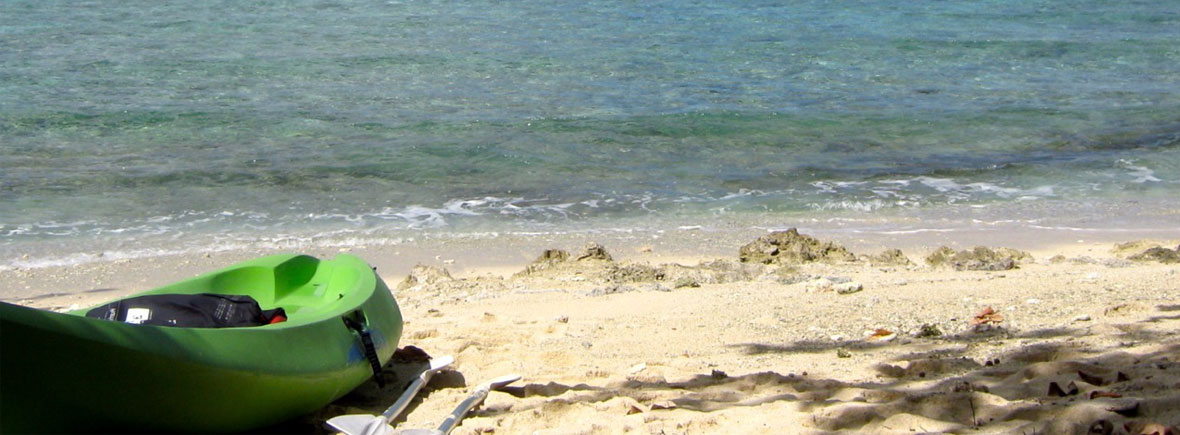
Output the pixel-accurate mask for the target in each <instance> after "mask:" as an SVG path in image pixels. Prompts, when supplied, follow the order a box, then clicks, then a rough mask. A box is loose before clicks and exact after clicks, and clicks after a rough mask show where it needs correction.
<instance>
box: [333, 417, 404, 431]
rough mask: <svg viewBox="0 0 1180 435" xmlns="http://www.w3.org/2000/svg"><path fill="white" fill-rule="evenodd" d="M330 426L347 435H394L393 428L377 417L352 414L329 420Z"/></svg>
mask: <svg viewBox="0 0 1180 435" xmlns="http://www.w3.org/2000/svg"><path fill="white" fill-rule="evenodd" d="M328 426H332V428H333V429H336V430H338V431H340V432H341V433H343V434H345V435H393V427H392V426H390V425H389V424H388V423H386V422H385V419H383V418H381V417H378V416H376V415H367V414H352V415H341V416H337V417H332V418H330V419H328Z"/></svg>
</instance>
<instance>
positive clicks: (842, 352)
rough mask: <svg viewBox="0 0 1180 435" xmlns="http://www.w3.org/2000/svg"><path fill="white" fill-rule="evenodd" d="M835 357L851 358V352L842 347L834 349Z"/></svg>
mask: <svg viewBox="0 0 1180 435" xmlns="http://www.w3.org/2000/svg"><path fill="white" fill-rule="evenodd" d="M836 358H852V353H851V352H849V351H848V350H846V349H844V348H839V349H836Z"/></svg>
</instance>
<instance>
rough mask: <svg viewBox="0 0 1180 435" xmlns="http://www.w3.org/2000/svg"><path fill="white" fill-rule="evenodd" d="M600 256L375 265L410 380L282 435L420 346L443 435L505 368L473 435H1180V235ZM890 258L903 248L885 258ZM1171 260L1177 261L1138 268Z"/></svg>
mask: <svg viewBox="0 0 1180 435" xmlns="http://www.w3.org/2000/svg"><path fill="white" fill-rule="evenodd" d="M594 238H595V236H593V235H585V236H579V237H569V236H567V237H565V238H563V239H544V238H533V239H529V240H528V241H519V240H518V241H516V242H515V243H513V242H512V241H506V240H497V239H487V240H471V241H468V242H465V243H451V244H449V245H443V246H431V245H430V244H429V243H423V244H421V245H420V246H418V247H417V248H415V247H413V246H403V247H399V248H398V249H391V248H389V247H380V248H371V249H367V250H366V249H364V248H362V249H360V250H359V251H360V252H357V253H358V254H359V255H361V256H362V257H364V258H367V259H370V261H371V262H372V263H373V264H375V265H377V266H378V270H379V272H382V274H383V277H384V279H385V280H386V281H387V282H388V283H389V285H390V287H391V288H392V289H394V290H393V291H394V294H395V296H396V298H397V300H398V302H399V304H400V305H401V309H402V312H403V315H404V318H405V322H406V324H405V333H404V335H403V336H402V338H401V344H400V346H401V347H402V348H403V350H405V351H406V352H405V354H406V355H403V356H401V357H399V358H396V359H395V361H393V362H391V363H390V364H389V365H387V369H388V370H387V373H386V376H387V378H388V379H390V380H393V381H394V382H391V383H390V384H391V385H388V386H386V387H385V388H384V389H381V388H378V387H377V386H376V384H375V383H372V382H370V383H367V384H365V385H363V386H361V387H360V388H358V389H357V390H356V391H354V392H353V393H351V394H349V395H348V396H346V397H344V398H342V399H340V400H339V401H337V402H336V403H334V404H332V405H330V406H329V407H327V408H325V409H323V410H322V411H321V412H320V413H318V414H316V415H313V416H309V417H307V418H306V419H304V420H301V421H296V422H291V423H290V424H287V425H284V426H282V427H277V428H274V429H273V430H274V431H275V432H303V433H324V432H326V431H327V429H325V428H324V427H323V426H322V422H323V421H324V420H325V419H326V418H329V417H331V416H334V415H339V414H348V413H374V414H376V413H380V411H382V410H383V409H384V408H385V407H386V406H388V405H389V404H390V403H392V401H393V400H394V398H396V396H397V395H398V393H399V392H400V389H401V388H403V387H404V385H405V384H406V383H407V382H408V381H409V379H410V378H411V377H412V376H413V375H414V373H415V372H416V371H417V370H420V369H421V368H422V367H423V366H424V364H425V363H424V362H422V360H421V355H420V354H418V355H417V356H416V357H415V352H414V349H410V348H409V347H413V348H417V349H419V350H421V351H422V352H424V353H425V354H428V355H430V356H434V357H437V356H443V355H453V356H454V357H455V359H456V361H457V362H456V364H455V365H454V366H453V367H452V369H451V370H448V371H444V372H443V373H442V374H440V375H439V376H437V377H436V378H435V379H434V380H433V381H432V382H431V384H430V385H429V386H428V388H427V389H426V392H425V393H423V394H421V395H420V398H419V399H418V400H416V401H415V402H414V403H412V404H411V407H410V409H409V411H408V413H407V415H405V416H403V417H402V418H400V419H398V421H397V427H398V428H427V427H434V426H436V425H437V424H438V423H439V422H440V421H441V420H442V419H443V418H444V417H445V416H446V414H447V413H449V412H450V410H451V409H452V408H453V407H454V406H455V405H457V404H458V403H459V402H460V401H462V399H463V398H464V397H466V395H467V394H469V392H470V389H471V388H474V386H475V385H478V384H479V383H481V382H484V381H486V380H489V379H492V378H495V377H498V376H501V375H506V374H519V375H521V376H523V379H522V380H521V381H519V382H517V383H515V384H513V385H511V386H509V387H507V388H505V389H504V391H502V392H493V393H492V394H491V395H490V396H489V397H488V399H487V401H486V403H485V404H484V405H483V406H482V407H481V408H479V409H478V410H477V411H475V412H473V413H472V414H471V415H469V416H468V417H467V419H465V420H464V421H463V424H462V425H461V426H460V427H459V428H458V429H457V431H456V433H464V434H472V433H491V432H496V433H554V434H557V433H561V434H566V433H826V432H848V433H858V432H871V433H928V432H955V433H1136V434H1138V433H1153V431H1156V432H1157V433H1164V432H1162V431H1164V430H1172V431H1175V428H1176V427H1177V426H1178V425H1180V393H1177V391H1180V336H1178V335H1177V332H1176V331H1177V330H1180V328H1178V327H1180V297H1178V296H1177V295H1180V265H1178V264H1176V263H1169V261H1172V260H1171V257H1169V255H1171V254H1168V253H1169V252H1172V253H1174V252H1175V251H1174V250H1175V248H1176V245H1177V244H1178V242H1177V241H1176V240H1162V239H1160V240H1141V241H1132V240H1126V241H1124V242H1122V243H1112V242H1109V241H1101V240H1100V241H1085V240H1073V241H1070V242H1069V243H1058V244H1041V245H1039V246H1037V247H1032V248H1031V249H1030V247H1028V246H1021V248H1024V249H1011V250H1005V249H1000V248H1006V247H1007V246H1002V245H989V246H990V248H995V249H994V250H988V251H980V250H974V251H973V247H972V246H957V244H948V245H950V246H951V247H948V248H947V249H946V250H943V254H944V255H943V257H937V256H933V257H932V254H935V252H936V251H938V250H939V248H940V247H941V246H942V245H941V242H942V241H941V240H937V239H932V238H931V237H929V236H926V237H922V238H917V239H913V240H882V239H880V238H878V239H867V240H866V239H856V240H830V239H822V238H813V237H811V236H810V235H808V234H807V233H806V232H804V233H802V234H796V233H787V232H781V231H780V232H766V231H750V232H744V233H733V232H729V233H725V234H712V233H702V232H701V231H699V230H698V229H696V228H682V229H681V231H678V232H677V233H676V234H663V235H662V237H651V236H642V237H632V238H615V239H612V240H609V241H604V242H601V243H600V242H598V241H595V240H592V239H594ZM968 239H969V238H968ZM611 242H613V244H612V243H611ZM1009 242H1010V243H1011V244H1015V245H1020V244H1021V243H1018V242H1016V240H1015V239H1013V240H1010V241H1009ZM1127 242H1131V243H1127ZM891 243H897V244H900V245H901V246H904V248H903V249H901V250H899V251H895V252H892V253H889V254H890V255H883V251H884V249H875V250H869V249H872V248H873V247H882V246H884V247H889V245H890V244H891ZM1027 243H1028V242H1026V244H1027ZM539 246H547V247H545V248H539ZM981 246H982V245H981ZM849 247H852V248H849ZM1152 248H1155V249H1154V250H1153V251H1152V252H1154V253H1156V254H1161V253H1162V254H1164V255H1162V256H1160V255H1156V256H1151V255H1149V256H1147V257H1140V256H1137V255H1138V254H1142V253H1143V252H1145V251H1148V250H1149V249H1152ZM726 252H728V254H726ZM988 252H991V254H988ZM255 254H259V253H257V252H231V253H223V254H216V255H191V256H181V257H154V258H150V259H144V260H124V261H118V262H110V263H101V262H100V263H91V264H86V265H81V266H74V267H69V268H65V267H62V268H39V269H17V270H7V271H3V272H0V275H2V276H0V278H2V279H3V282H5V283H7V284H5V285H6V286H7V287H9V288H8V289H7V290H8V291H10V292H12V291H29V290H28V289H36V288H54V289H62V291H60V292H48V293H40V294H37V295H36V296H32V297H28V298H24V299H21V300H18V301H17V302H20V303H23V304H26V305H32V306H37V307H41V308H47V309H66V308H70V307H80V306H88V305H91V304H95V303H98V302H101V301H102V300H106V299H111V298H116V297H119V296H122V295H124V294H128V293H132V292H135V291H139V290H143V289H146V288H150V287H152V286H155V285H159V284H162V283H165V282H169V281H171V280H174V279H178V278H182V277H185V276H189V275H192V274H195V273H199V272H201V271H204V270H210V269H213V268H215V267H220V266H222V265H226V264H229V263H232V262H233V261H235V260H237V259H238V258H237V257H242V258H246V257H249V256H251V255H255ZM314 254H316V255H321V256H330V255H332V254H333V253H332V252H320V253H314ZM981 254H987V255H983V256H980V255H981ZM993 254H994V255H993ZM743 259H744V260H745V261H743ZM1161 260H1162V261H1161ZM931 262H934V263H937V264H931ZM971 269H984V270H971ZM1168 428H1170V429H1168Z"/></svg>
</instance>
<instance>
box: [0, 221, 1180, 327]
mask: <svg viewBox="0 0 1180 435" xmlns="http://www.w3.org/2000/svg"><path fill="white" fill-rule="evenodd" d="M795 223H811V224H813V225H812V226H806V225H799V226H798V228H799V231H800V232H801V233H805V234H809V235H812V236H815V237H817V238H820V239H822V240H827V241H832V242H835V243H838V244H841V245H843V246H845V247H847V248H848V249H849V250H851V251H852V252H854V253H856V254H858V255H870V254H877V253H879V252H881V251H884V250H886V249H900V250H901V251H902V252H903V253H905V255H906V256H907V257H909V258H911V259H913V260H914V261H915V262H916V263H918V264H919V265H920V264H922V261H921V259H923V258H925V257H926V256H927V255H929V254H930V253H932V252H933V251H934V250H936V249H938V248H939V247H942V246H947V247H950V248H953V249H956V250H961V249H969V248H972V247H975V246H990V247H1006V248H1013V249H1019V250H1023V251H1028V252H1030V253H1031V254H1032V255H1033V256H1034V257H1035V258H1037V259H1038V260H1043V259H1048V258H1049V257H1051V256H1053V255H1058V254H1060V255H1065V256H1067V257H1069V256H1078V255H1090V256H1104V255H1107V254H1108V252H1106V251H1109V249H1110V248H1111V247H1112V246H1113V245H1115V244H1118V243H1127V242H1132V241H1137V240H1153V241H1158V242H1160V243H1161V244H1162V245H1163V246H1170V245H1174V244H1176V242H1177V241H1178V240H1180V227H1178V228H1176V229H1167V228H1165V229H1158V228H1150V229H1141V230H1134V229H1126V230H1123V229H1118V230H1091V231H1073V230H1069V229H1057V230H1054V229H1046V228H1036V227H1029V226H999V227H997V225H995V224H980V225H977V226H975V227H972V228H945V229H927V230H918V231H907V230H888V229H886V230H866V229H863V228H854V229H852V230H848V229H845V228H840V227H839V226H832V225H830V222H819V221H818V220H812V221H811V222H792V224H795ZM787 228H788V226H782V225H749V224H748V223H747V222H741V223H740V224H738V225H735V223H728V224H722V225H719V226H717V227H713V228H709V227H704V226H701V225H678V226H673V227H667V228H662V229H625V230H605V231H586V232H579V233H568V232H567V233H561V232H553V233H543V232H539V233H534V234H527V235H522V234H511V233H509V234H498V233H479V234H475V235H464V234H458V235H448V234H446V233H442V234H443V235H442V236H439V235H437V234H436V235H427V236H426V237H420V238H418V239H409V240H402V241H401V242H400V243H396V244H388V245H378V246H366V245H360V246H351V247H336V246H328V247H324V246H312V247H307V248H304V249H298V248H295V249H292V248H290V247H287V248H241V249H229V250H224V251H218V252H192V253H189V252H186V253H171V254H162V255H155V256H146V257H142V258H125V259H117V260H104V259H102V256H97V257H96V259H95V260H92V261H88V262H84V263H81V264H67V265H53V266H43V267H10V268H7V269H2V268H0V301H6V302H11V303H20V302H22V301H29V302H31V303H28V305H31V306H36V307H40V308H47V307H50V305H47V304H50V303H56V304H58V305H57V306H58V307H60V304H61V303H64V302H65V301H68V300H74V301H76V302H72V303H77V304H81V305H83V306H84V305H86V304H87V303H94V304H97V303H98V302H100V300H97V299H95V298H96V297H100V296H99V295H101V297H107V298H113V297H120V296H121V295H125V294H130V293H135V292H138V291H143V290H147V289H150V288H154V287H157V286H160V285H164V284H167V283H171V282H174V281H177V280H181V279H185V278H189V277H192V276H196V275H199V274H201V273H204V272H207V271H210V270H214V269H217V268H220V267H223V266H226V265H229V264H233V263H236V262H239V261H243V260H246V259H250V258H255V257H260V256H264V255H270V254H276V253H287V252H298V253H304V254H308V255H312V256H317V257H330V256H333V255H335V254H337V253H344V252H347V253H351V254H353V255H357V256H359V257H361V258H363V259H365V260H366V261H368V262H369V263H370V264H372V265H373V266H374V267H376V268H377V270H378V273H379V274H380V275H381V276H382V278H383V279H385V280H386V282H388V283H390V287H391V288H392V287H393V286H394V284H395V283H397V282H399V281H401V280H402V279H404V278H405V277H406V276H407V275H408V274H409V273H410V271H411V270H412V269H413V267H414V266H417V265H427V266H436V267H444V268H446V269H448V270H449V271H450V272H451V274H452V275H454V276H456V277H473V276H480V275H498V276H509V275H511V274H513V273H515V272H517V271H519V270H521V269H522V268H523V267H524V266H526V265H527V264H529V263H530V262H532V261H533V260H534V259H535V258H536V256H537V255H539V254H540V253H541V252H543V251H544V250H547V249H554V248H556V249H565V250H570V251H573V250H577V249H580V248H581V247H583V246H585V245H586V244H588V243H598V244H600V245H602V246H604V247H606V248H607V249H608V250H610V251H611V253H612V254H613V255H614V256H615V257H616V259H618V260H620V261H629V262H647V263H652V264H660V263H677V264H681V265H686V266H687V265H694V264H697V263H700V262H705V261H712V260H715V259H732V258H736V256H737V253H738V248H739V247H740V246H742V245H743V244H745V243H748V242H749V241H751V240H753V239H755V238H757V237H759V236H761V235H764V234H767V233H770V232H773V231H778V230H785V229H787ZM34 301H35V302H34Z"/></svg>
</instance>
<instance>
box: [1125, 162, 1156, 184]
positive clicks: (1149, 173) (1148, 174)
mask: <svg viewBox="0 0 1180 435" xmlns="http://www.w3.org/2000/svg"><path fill="white" fill-rule="evenodd" d="M1119 165H1120V166H1122V167H1123V168H1126V169H1128V170H1129V172H1128V175H1130V176H1132V177H1134V179H1133V180H1131V182H1132V183H1136V184H1145V183H1159V182H1161V181H1163V180H1161V179H1159V178H1156V176H1155V171H1154V170H1152V169H1150V168H1148V167H1146V166H1138V165H1135V164H1133V163H1132V162H1131V161H1129V160H1126V159H1121V160H1119Z"/></svg>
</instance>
